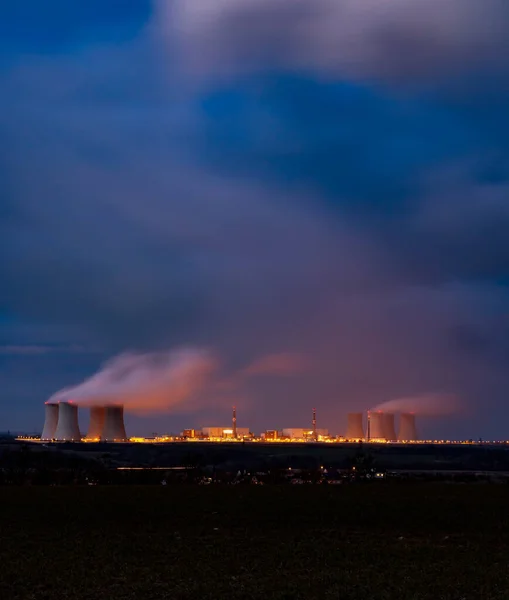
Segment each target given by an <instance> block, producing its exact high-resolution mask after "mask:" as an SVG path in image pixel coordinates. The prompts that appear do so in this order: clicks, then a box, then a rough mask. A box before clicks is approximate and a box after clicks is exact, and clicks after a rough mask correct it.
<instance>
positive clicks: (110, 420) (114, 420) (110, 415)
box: [102, 404, 127, 442]
mask: <svg viewBox="0 0 509 600" xmlns="http://www.w3.org/2000/svg"><path fill="white" fill-rule="evenodd" d="M102 437H103V439H104V440H105V441H107V442H125V441H126V440H127V434H126V432H125V426H124V407H123V405H121V404H119V405H115V406H106V407H105V416H104V430H103V436H102Z"/></svg>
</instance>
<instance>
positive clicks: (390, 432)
mask: <svg viewBox="0 0 509 600" xmlns="http://www.w3.org/2000/svg"><path fill="white" fill-rule="evenodd" d="M382 424H383V434H384V438H385V439H386V440H387V441H388V442H389V441H395V440H397V439H398V438H397V437H396V429H395V427H394V413H382Z"/></svg>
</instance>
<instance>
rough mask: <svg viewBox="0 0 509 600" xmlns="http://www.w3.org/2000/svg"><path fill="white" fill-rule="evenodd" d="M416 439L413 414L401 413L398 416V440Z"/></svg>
mask: <svg viewBox="0 0 509 600" xmlns="http://www.w3.org/2000/svg"><path fill="white" fill-rule="evenodd" d="M417 439H418V436H417V429H416V427H415V415H414V414H413V413H401V415H400V418H399V433H398V440H399V441H401V442H410V441H415V440H417Z"/></svg>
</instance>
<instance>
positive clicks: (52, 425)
mask: <svg viewBox="0 0 509 600" xmlns="http://www.w3.org/2000/svg"><path fill="white" fill-rule="evenodd" d="M44 412H45V419H44V428H43V430H42V434H41V440H52V439H54V438H55V433H56V430H57V426H58V404H50V403H48V402H47V403H46V405H45V407H44Z"/></svg>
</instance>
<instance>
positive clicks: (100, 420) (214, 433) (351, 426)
mask: <svg viewBox="0 0 509 600" xmlns="http://www.w3.org/2000/svg"><path fill="white" fill-rule="evenodd" d="M78 408H79V407H78V404H77V403H76V402H73V401H72V400H69V401H67V402H58V403H56V402H46V404H45V422H44V428H43V431H42V434H41V436H40V438H39V437H37V438H36V439H40V440H41V441H54V442H80V441H84V442H127V441H129V438H128V436H127V433H126V429H125V425H124V406H123V405H122V404H109V405H96V406H92V407H90V409H89V410H90V423H89V427H88V431H87V434H86V435H85V436H82V434H81V431H80V426H79V419H78V416H79V415H78ZM395 421H396V415H395V414H394V413H393V412H385V411H382V410H368V411H367V424H366V428H365V427H364V413H363V412H356V413H348V415H347V427H346V433H345V435H344V436H332V435H330V434H329V432H328V430H327V429H318V428H317V419H316V409H314V408H313V409H312V419H311V428H304V427H297V428H295V427H292V428H282V429H270V430H267V431H266V432H264V433H262V434H261V435H258V436H257V435H255V434H253V433H251V430H250V429H249V428H248V427H238V426H237V409H236V407H235V406H234V407H233V408H232V424H231V426H230V427H203V428H202V429H201V430H197V429H185V430H184V431H183V432H182V434H181V435H164V436H156V435H154V437H153V438H131V441H133V442H170V441H191V440H193V441H199V440H209V441H255V442H256V441H258V442H268V441H270V442H277V441H280V442H288V441H293V442H312V441H314V442H362V441H366V442H372V443H400V442H402V443H407V442H417V441H418V440H419V438H418V435H417V428H416V424H415V414H414V413H409V412H403V413H401V414H399V429H398V434H396V427H395Z"/></svg>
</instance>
